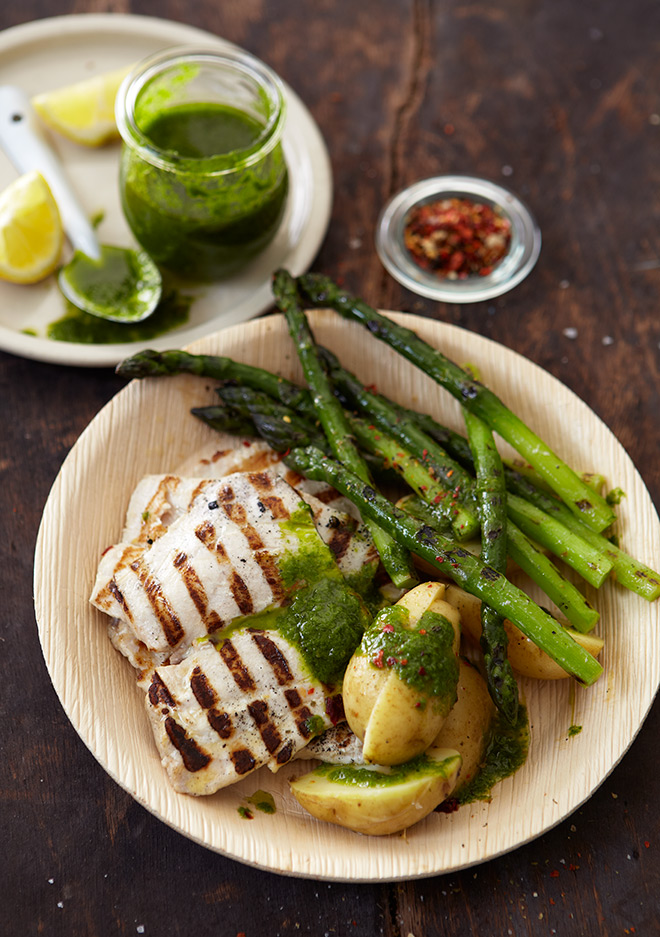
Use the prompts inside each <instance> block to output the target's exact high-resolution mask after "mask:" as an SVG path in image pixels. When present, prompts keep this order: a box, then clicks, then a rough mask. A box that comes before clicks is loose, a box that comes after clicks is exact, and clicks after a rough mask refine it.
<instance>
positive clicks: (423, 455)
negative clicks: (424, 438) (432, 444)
mask: <svg viewBox="0 0 660 937" xmlns="http://www.w3.org/2000/svg"><path fill="white" fill-rule="evenodd" d="M428 454H429V450H428V449H422V458H423V459H425V458H426V457H427V455H428Z"/></svg>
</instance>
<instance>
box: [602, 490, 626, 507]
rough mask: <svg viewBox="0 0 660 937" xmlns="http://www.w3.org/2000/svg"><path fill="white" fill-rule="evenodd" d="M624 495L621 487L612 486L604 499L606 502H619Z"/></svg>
mask: <svg viewBox="0 0 660 937" xmlns="http://www.w3.org/2000/svg"><path fill="white" fill-rule="evenodd" d="M625 497H626V493H625V491H624V490H623V488H612V490H611V491H609V492H608V493H607V495H606V497H605V500H606V501H607V503H608V504H621V501H622V499H623V498H625Z"/></svg>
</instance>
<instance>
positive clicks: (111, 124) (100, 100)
mask: <svg viewBox="0 0 660 937" xmlns="http://www.w3.org/2000/svg"><path fill="white" fill-rule="evenodd" d="M131 68H132V66H129V67H128V68H121V69H118V70H117V71H113V72H105V73H104V74H102V75H95V76H94V77H93V78H86V79H84V81H79V82H77V83H76V84H73V85H67V86H66V87H65V88H56V89H55V90H54V91H45V92H43V93H42V94H37V95H35V97H33V98H32V106H33V107H34V109H35V111H36V112H37V114H38V115H39V116H40V117H41V119H42V120H43V121H44V123H45V124H47V125H48V126H49V127H50V128H52V129H53V130H56V131H57V132H58V133H61V134H62V135H63V136H65V137H67V138H68V139H69V140H73V141H74V143H82V144H83V145H84V146H102V145H103V144H104V143H108V142H109V141H110V140H115V139H116V138H117V137H118V136H119V132H118V130H117V124H116V123H115V98H116V97H117V91H118V90H119V85H120V84H121V83H122V81H123V80H124V78H125V77H126V75H127V74H128V73H129V71H130V70H131Z"/></svg>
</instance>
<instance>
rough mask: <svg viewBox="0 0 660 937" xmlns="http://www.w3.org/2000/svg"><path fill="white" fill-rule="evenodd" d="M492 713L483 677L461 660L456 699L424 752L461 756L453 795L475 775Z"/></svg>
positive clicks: (493, 717) (486, 739) (492, 708)
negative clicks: (450, 751)
mask: <svg viewBox="0 0 660 937" xmlns="http://www.w3.org/2000/svg"><path fill="white" fill-rule="evenodd" d="M495 712H496V711H495V705H494V703H493V701H492V700H491V698H490V694H489V692H488V687H487V685H486V681H485V680H484V678H483V677H482V676H481V674H480V673H479V671H478V670H477V668H476V667H474V666H473V665H472V664H470V663H468V662H467V661H465V660H460V661H459V675H458V698H457V700H456V703H455V704H454V706H453V708H452V710H451V712H450V713H449V715H448V716H447V718H446V719H445V721H444V723H443V725H442V728H441V729H440V731H439V733H438V735H437V736H436V738H435V739H434V741H433V744H432V745H431V746H430V748H429V749H428V750H427V752H426V754H427V755H429V756H431V757H434V756H435V754H436V752H437V751H438V750H443V749H445V748H453V749H456V751H457V752H459V753H460V755H461V758H462V759H463V764H462V766H461V772H460V775H459V778H458V782H457V784H456V787H455V788H454V793H457V792H458V791H459V790H460V789H461V787H463V785H464V784H466V783H467V782H468V781H470V780H471V779H472V778H473V777H474V775H475V774H476V772H477V770H478V768H479V765H480V764H481V762H482V760H483V757H484V754H485V751H486V746H487V745H488V741H489V738H490V733H491V729H492V727H493V722H494V719H495Z"/></svg>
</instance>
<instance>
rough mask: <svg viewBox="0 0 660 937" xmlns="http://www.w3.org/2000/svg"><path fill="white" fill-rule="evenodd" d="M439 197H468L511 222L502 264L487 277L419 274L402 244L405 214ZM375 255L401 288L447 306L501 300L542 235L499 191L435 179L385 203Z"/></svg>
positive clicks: (483, 184)
mask: <svg viewBox="0 0 660 937" xmlns="http://www.w3.org/2000/svg"><path fill="white" fill-rule="evenodd" d="M444 198H467V199H470V200H471V201H474V202H481V203H483V204H485V205H490V207H491V208H493V209H495V210H497V211H498V212H499V213H500V214H502V215H503V216H504V217H505V218H508V220H509V221H510V222H511V242H510V244H509V249H508V251H507V252H506V254H505V255H504V257H503V258H502V260H501V261H500V262H499V263H498V264H497V266H496V267H494V268H493V271H492V273H489V274H488V275H487V276H483V277H482V276H478V275H474V276H468V277H466V278H465V279H462V280H461V279H457V280H449V279H446V278H440V277H438V276H437V275H436V274H434V273H433V272H431V271H427V270H424V269H422V268H421V267H420V266H419V265H418V264H417V263H415V261H414V260H413V258H412V256H411V255H410V253H409V251H408V250H407V248H406V247H405V245H404V229H405V226H406V221H407V218H408V214H409V212H410V210H411V209H412V208H414V207H415V206H417V205H420V204H425V203H428V202H435V201H438V200H440V199H444ZM376 250H377V251H378V256H379V257H380V259H381V262H382V263H383V266H384V267H385V268H386V269H387V270H388V272H389V273H391V275H392V276H393V277H394V279H395V280H398V282H399V283H401V284H402V285H403V286H405V287H407V288H408V289H409V290H412V292H413V293H418V294H419V295H420V296H426V297H428V298H429V299H436V300H439V301H441V302H449V303H476V302H480V301H482V300H485V299H492V298H493V296H500V295H501V294H502V293H506V292H507V291H508V290H510V289H512V288H513V287H514V286H516V285H517V284H518V283H520V281H521V280H524V278H525V277H526V276H527V274H528V273H529V272H530V270H531V269H532V268H533V266H534V264H535V263H536V261H537V259H538V256H539V252H540V250H541V231H540V229H539V227H538V225H537V223H536V221H535V220H534V218H533V217H532V214H531V213H530V211H529V209H528V208H527V207H526V206H525V205H524V204H523V203H522V202H521V201H520V199H519V198H517V196H515V195H514V194H513V193H512V192H509V191H508V190H507V189H504V188H503V187H502V186H499V185H496V184H495V183H494V182H489V181H488V180H486V179H478V178H475V177H473V176H435V177H434V178H432V179H423V180H421V181H420V182H416V183H414V185H411V186H409V187H408V188H407V189H404V190H403V191H402V192H399V193H398V195H395V196H394V197H393V198H392V199H390V201H389V202H388V203H387V205H386V206H385V208H384V209H383V211H382V212H381V215H380V218H379V219H378V227H377V230H376Z"/></svg>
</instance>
